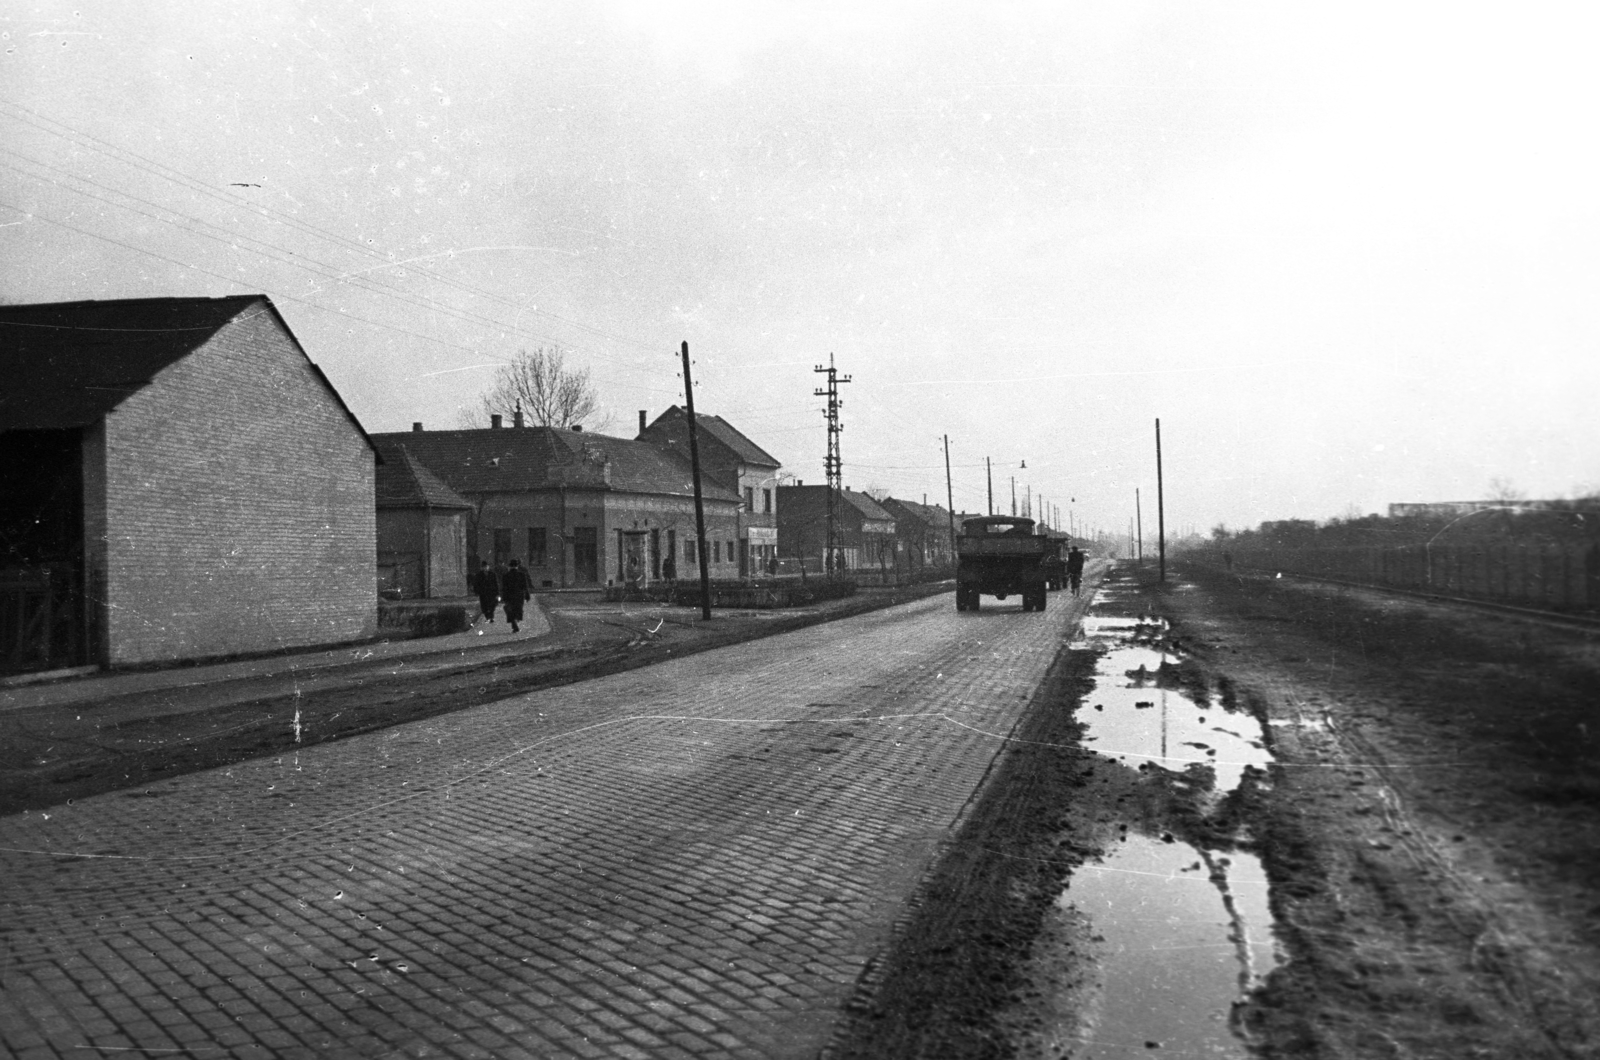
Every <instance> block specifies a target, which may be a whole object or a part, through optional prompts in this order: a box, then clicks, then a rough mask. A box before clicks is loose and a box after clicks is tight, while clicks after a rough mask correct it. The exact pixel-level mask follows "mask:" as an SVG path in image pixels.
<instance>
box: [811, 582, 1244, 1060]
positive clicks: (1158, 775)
mask: <svg viewBox="0 0 1600 1060" xmlns="http://www.w3.org/2000/svg"><path fill="white" fill-rule="evenodd" d="M1096 590H1097V591H1096V597H1095V605H1094V608H1093V611H1092V612H1091V615H1090V617H1088V618H1086V619H1085V620H1084V623H1083V629H1082V631H1080V632H1079V633H1078V634H1077V635H1076V636H1074V638H1073V639H1072V640H1071V641H1070V642H1069V643H1065V644H1063V645H1061V649H1060V651H1059V653H1058V655H1057V657H1056V659H1055V661H1054V664H1053V666H1052V668H1051V670H1050V672H1049V674H1048V676H1047V678H1046V680H1045V682H1044V683H1043V685H1042V686H1041V688H1040V689H1039V691H1038V693H1037V695H1036V698H1035V703H1034V709H1032V710H1030V711H1029V713H1028V714H1027V715H1026V716H1025V717H1024V719H1023V720H1022V721H1021V722H1020V723H1019V725H1018V727H1017V729H1016V730H1015V731H1014V732H1012V733H1011V734H1010V736H1009V739H1008V742H1007V746H1006V749H1005V752H1004V753H1003V754H1002V755H1000V756H999V757H998V759H997V761H996V764H995V767H994V771H993V773H992V774H991V776H990V778H989V780H988V782H987V783H986V784H985V785H984V787H983V789H982V794H981V795H980V796H979V797H978V800H977V802H976V803H975V805H974V806H973V807H972V809H971V810H970V812H969V813H968V815H967V817H966V820H965V821H964V822H963V824H962V826H961V827H960V828H959V830H958V832H957V834H956V835H955V836H954V837H953V838H952V840H951V841H950V842H949V843H948V844H947V845H946V847H945V848H944V849H943V850H942V851H941V852H940V857H939V859H938V860H937V862H936V865H935V868H934V869H933V871H932V872H931V873H930V875H929V877H928V878H927V879H926V880H925V881H924V882H923V884H922V885H921V887H920V888H919V890H918V893H917V895H916V897H915V898H914V900H913V901H912V903H911V904H910V907H909V908H908V910H907V913H906V916H905V918H904V919H903V921H902V922H901V923H899V924H897V925H896V926H895V929H894V933H893V937H892V941H891V943H890V944H889V946H888V947H886V950H885V952H884V954H883V955H882V956H881V957H880V958H879V959H878V960H876V961H875V962H874V963H873V964H872V965H870V966H869V967H868V969H867V971H866V973H865V974H864V975H863V977H862V979H861V981H860V982H859V983H858V986H857V991H856V995H855V997H854V998H853V1000H852V1002H851V1004H850V1006H849V1008H848V1010H847V1013H846V1017H845V1019H844V1020H843V1022H842V1024H841V1027H840V1029H839V1032H838V1035H837V1038H836V1040H835V1041H834V1043H833V1044H832V1045H831V1046H830V1048H829V1050H828V1051H827V1052H826V1053H825V1056H827V1057H829V1058H841V1060H842V1058H860V1060H866V1058H869V1057H870V1058H894V1057H923V1056H940V1057H953V1058H990V1057H1012V1056H1030V1057H1033V1056H1037V1057H1063V1056H1084V1057H1088V1056H1096V1057H1098V1056H1122V1055H1128V1051H1129V1050H1131V1051H1132V1052H1133V1053H1144V1052H1145V1051H1146V1050H1147V1049H1148V1050H1155V1049H1164V1050H1167V1051H1168V1052H1167V1054H1166V1055H1184V1056H1187V1055H1206V1056H1230V1055H1238V1056H1242V1055H1243V1053H1242V1049H1243V1046H1242V1044H1241V1043H1240V1040H1239V1038H1238V1037H1237V1036H1236V1034H1235V1033H1234V1030H1233V1027H1232V1022H1231V1020H1232V1005H1233V1002H1234V1001H1236V1000H1237V999H1238V998H1239V996H1240V992H1241V990H1242V989H1244V988H1246V987H1247V986H1249V985H1252V984H1253V982H1254V978H1253V976H1254V974H1255V973H1253V972H1252V970H1251V969H1252V966H1253V964H1254V965H1255V966H1256V967H1257V968H1259V970H1261V971H1264V968H1263V967H1261V966H1260V964H1259V962H1254V961H1253V959H1252V958H1251V957H1250V956H1249V954H1250V953H1251V952H1252V951H1253V950H1259V949H1260V948H1261V947H1265V948H1266V950H1267V951H1268V952H1270V950H1271V942H1270V938H1269V936H1268V935H1267V932H1266V927H1265V924H1264V923H1258V924H1257V925H1256V926H1255V928H1254V929H1253V930H1254V931H1255V932H1256V934H1255V935H1254V936H1252V929H1251V928H1250V927H1249V926H1248V925H1246V924H1245V923H1244V922H1243V920H1242V914H1238V913H1230V911H1229V906H1228V901H1229V896H1230V894H1231V893H1232V892H1234V891H1237V890H1238V889H1239V888H1240V886H1241V885H1242V884H1241V882H1240V880H1239V877H1240V875H1241V870H1242V869H1243V867H1244V862H1245V861H1247V860H1250V859H1249V855H1248V853H1247V852H1246V851H1245V850H1244V847H1245V846H1246V845H1248V843H1249V837H1248V834H1247V832H1246V830H1245V829H1244V827H1243V825H1244V822H1245V821H1246V820H1248V819H1249V818H1250V817H1251V816H1252V815H1253V814H1254V812H1255V806H1256V803H1257V801H1258V800H1259V798H1260V796H1261V792H1262V788H1263V785H1264V782H1265V779H1266V773H1265V772H1264V770H1262V769H1260V768H1258V767H1256V766H1253V765H1251V764H1250V762H1249V761H1247V760H1246V759H1248V758H1251V757H1264V752H1262V754H1261V755H1257V754H1256V752H1258V751H1260V747H1259V744H1260V740H1259V732H1257V733H1256V734H1255V736H1256V737H1257V739H1256V741H1255V745H1252V744H1251V742H1250V738H1251V735H1252V734H1250V733H1248V732H1245V731H1244V730H1245V729H1246V728H1247V726H1246V725H1245V724H1244V723H1243V722H1244V721H1245V717H1244V714H1243V708H1242V706H1241V705H1240V704H1237V703H1233V702H1231V701H1230V702H1228V703H1226V704H1224V703H1223V702H1221V700H1220V699H1219V689H1218V688H1217V687H1216V686H1215V685H1214V684H1213V683H1211V682H1210V680H1209V678H1208V675H1207V674H1206V673H1204V672H1203V671H1202V670H1201V669H1200V668H1198V667H1197V666H1195V665H1194V664H1193V663H1192V662H1191V661H1189V660H1188V659H1186V658H1185V657H1184V656H1183V655H1182V653H1180V652H1179V651H1177V650H1175V649H1174V648H1173V647H1172V645H1171V644H1170V631H1169V630H1168V629H1167V627H1166V624H1165V623H1164V622H1163V621H1161V620H1160V618H1159V616H1156V615H1154V614H1152V613H1151V612H1150V609H1149V607H1148V601H1147V600H1145V599H1143V598H1142V595H1141V594H1140V593H1139V592H1138V591H1137V587H1136V586H1134V585H1133V584H1132V583H1131V582H1130V581H1129V579H1128V578H1127V575H1126V574H1125V573H1124V572H1117V571H1112V572H1111V573H1110V574H1108V575H1107V576H1106V578H1105V580H1104V581H1103V582H1102V583H1101V584H1100V585H1099V586H1097V587H1096ZM1185 726H1188V727H1187V728H1185ZM1197 726H1198V728H1197ZM1214 728H1222V729H1227V730H1230V731H1233V732H1235V733H1238V734H1239V735H1237V736H1235V737H1227V736H1224V735H1210V733H1211V730H1212V729H1214ZM1201 730H1204V733H1206V734H1207V735H1205V737H1204V739H1201V738H1199V737H1200V736H1201ZM1230 740H1232V741H1233V742H1232V743H1229V741H1230ZM1236 745H1237V746H1236ZM1239 747H1243V748H1245V749H1246V753H1243V754H1241V753H1239V752H1238V748H1239ZM1219 752H1221V753H1220V754H1219ZM1130 859H1132V860H1131V861H1130ZM1242 874H1243V875H1244V876H1245V877H1254V881H1250V880H1246V881H1244V883H1245V884H1247V883H1249V882H1259V880H1260V868H1259V866H1254V867H1253V869H1250V870H1244V871H1243V873H1242ZM1141 882H1154V883H1156V884H1158V885H1161V886H1163V887H1168V888H1170V889H1171V890H1173V891H1176V892H1179V897H1178V898H1177V899H1176V900H1175V901H1172V902H1169V901H1168V897H1169V896H1168V895H1167V894H1165V893H1159V894H1156V895H1154V896H1153V898H1152V899H1151V901H1153V902H1154V903H1155V904H1156V905H1157V906H1158V908H1156V909H1155V910H1154V911H1153V912H1152V911H1151V910H1150V909H1148V908H1137V909H1136V917H1135V919H1136V920H1138V921H1139V922H1140V923H1141V924H1146V925H1148V924H1155V925H1157V929H1158V932H1159V933H1161V936H1160V941H1161V942H1162V943H1163V944H1164V945H1163V946H1162V947H1161V949H1162V951H1163V952H1161V953H1159V954H1158V955H1157V958H1156V960H1157V961H1158V962H1159V964H1160V965H1161V966H1162V969H1163V970H1164V971H1166V972H1171V971H1173V970H1174V969H1177V970H1178V971H1179V972H1180V973H1181V975H1183V976H1187V975H1188V974H1190V973H1191V972H1194V973H1195V974H1199V975H1202V976H1206V977H1209V978H1210V979H1212V980H1213V983H1212V985H1213V986H1215V989H1209V990H1205V991H1192V990H1180V991H1178V993H1177V994H1171V992H1169V994H1168V995H1161V994H1153V993H1150V992H1148V991H1145V990H1144V989H1143V988H1142V987H1131V986H1130V985H1129V984H1130V983H1136V982H1137V981H1138V979H1139V977H1140V976H1142V975H1147V974H1148V973H1149V972H1150V969H1149V968H1148V967H1128V966H1127V964H1126V962H1124V961H1121V960H1120V959H1119V958H1120V955H1122V954H1126V953H1130V952H1137V951H1139V950H1140V945H1141V942H1142V941H1143V940H1138V939H1136V940H1131V941H1130V940H1129V939H1126V938H1122V937H1119V936H1118V935H1117V933H1116V931H1114V930H1112V929H1111V927H1110V925H1108V924H1107V922H1106V918H1104V917H1102V916H1100V915H1099V907H1100V906H1103V905H1104V904H1105V901H1106V895H1107V894H1108V893H1109V894H1111V895H1113V896H1114V898H1113V900H1114V901H1120V900H1122V899H1123V898H1124V897H1125V896H1127V895H1129V894H1132V893H1133V890H1134V887H1135V886H1136V885H1137V884H1139V883H1141ZM1258 897H1259V898H1260V899H1261V901H1260V903H1259V905H1260V915H1259V919H1260V920H1261V921H1265V919H1266V913H1265V888H1264V887H1261V888H1259V890H1258ZM1196 901H1198V903H1199V904H1198V905H1196V904H1195V902H1196ZM1195 919H1197V920H1201V921H1206V923H1204V924H1203V925H1202V937H1198V938H1185V939H1183V940H1179V941H1180V942H1181V943H1182V945H1179V946H1174V945H1170V943H1172V942H1173V941H1174V939H1173V938H1171V937H1170V936H1169V935H1166V934H1165V932H1166V930H1167V928H1166V927H1165V924H1166V921H1167V920H1178V921H1184V920H1195ZM1190 928H1191V925H1188V924H1178V925H1177V926H1176V928H1175V930H1177V931H1179V932H1186V931H1189V930H1190ZM1181 949H1189V950H1191V951H1192V952H1193V953H1194V954H1197V955H1198V956H1199V957H1200V958H1201V963H1200V964H1198V965H1194V964H1188V965H1182V966H1181V967H1180V964H1181V962H1176V961H1174V960H1173V959H1172V953H1173V952H1174V951H1176V950H1181ZM1180 995H1181V996H1180ZM1197 1005H1198V1006H1199V1007H1198V1008H1197V1007H1196V1006H1197ZM1129 1010H1144V1011H1146V1012H1148V1011H1154V1010H1160V1011H1159V1014H1160V1017H1161V1018H1160V1019H1158V1020H1155V1021H1149V1020H1140V1019H1135V1018H1131V1017H1130V1014H1129ZM1218 1050H1222V1051H1220V1052H1219V1051H1218ZM1230 1050H1231V1051H1230Z"/></svg>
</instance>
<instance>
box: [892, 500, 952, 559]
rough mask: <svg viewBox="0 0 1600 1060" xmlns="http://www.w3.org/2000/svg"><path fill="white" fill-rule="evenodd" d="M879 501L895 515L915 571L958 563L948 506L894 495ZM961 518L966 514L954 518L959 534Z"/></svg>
mask: <svg viewBox="0 0 1600 1060" xmlns="http://www.w3.org/2000/svg"><path fill="white" fill-rule="evenodd" d="M879 505H880V506H881V507H882V508H883V510H884V511H886V512H888V513H889V514H890V515H892V516H894V528H895V536H896V537H897V538H899V540H900V552H901V555H902V556H903V557H904V558H905V561H906V564H907V566H908V567H909V568H910V570H911V571H912V572H916V571H918V570H921V569H924V568H928V567H949V566H951V565H952V564H953V563H954V558H953V556H952V554H951V551H950V533H951V525H952V520H951V517H950V510H949V509H948V508H946V507H944V506H943V505H939V504H918V503H917V502H915V501H902V500H899V499H897V498H894V497H885V498H884V499H883V500H882V501H880V502H879ZM960 518H963V517H958V518H957V519H956V520H954V527H955V532H956V533H958V534H959V533H960V532H961V522H960Z"/></svg>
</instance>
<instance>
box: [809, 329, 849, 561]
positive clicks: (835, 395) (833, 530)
mask: <svg viewBox="0 0 1600 1060" xmlns="http://www.w3.org/2000/svg"><path fill="white" fill-rule="evenodd" d="M813 371H817V372H826V373H827V375H828V385H827V387H826V388H824V387H818V388H817V389H816V390H815V391H814V393H815V394H816V395H817V396H818V397H825V398H827V399H828V407H827V408H826V409H823V410H822V414H823V415H824V416H826V417H827V418H828V455H827V457H826V458H824V459H823V462H822V468H823V470H824V471H825V472H826V473H827V477H828V552H827V558H826V560H825V566H826V569H827V573H829V574H832V573H833V572H834V569H835V568H836V567H837V565H838V559H837V557H838V554H839V502H840V500H841V498H840V496H839V494H840V493H841V491H843V489H844V463H843V461H842V460H840V458H839V432H840V431H842V430H844V424H842V423H840V422H839V410H840V409H841V408H843V407H844V402H842V401H840V400H839V384H841V383H848V382H850V377H849V376H847V375H844V376H842V375H840V374H839V373H838V370H837V369H835V368H834V366H833V354H831V353H830V354H828V366H827V367H826V368H824V367H823V366H822V365H820V364H819V365H817V366H816V368H815V369H813Z"/></svg>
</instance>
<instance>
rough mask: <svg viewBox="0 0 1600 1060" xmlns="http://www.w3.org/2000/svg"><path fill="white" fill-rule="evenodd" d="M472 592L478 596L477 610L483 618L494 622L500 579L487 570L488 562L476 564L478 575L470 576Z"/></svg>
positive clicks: (498, 600) (498, 599)
mask: <svg viewBox="0 0 1600 1060" xmlns="http://www.w3.org/2000/svg"><path fill="white" fill-rule="evenodd" d="M472 591H473V592H475V593H477V594H478V609H479V610H480V611H482V612H483V617H484V618H487V619H488V620H489V621H490V622H493V621H494V608H495V605H496V604H498V603H499V602H500V578H499V577H498V576H497V575H496V574H495V572H494V571H493V570H491V569H490V568H489V561H488V560H483V561H482V562H481V563H479V564H478V573H476V574H474V575H473V576H472Z"/></svg>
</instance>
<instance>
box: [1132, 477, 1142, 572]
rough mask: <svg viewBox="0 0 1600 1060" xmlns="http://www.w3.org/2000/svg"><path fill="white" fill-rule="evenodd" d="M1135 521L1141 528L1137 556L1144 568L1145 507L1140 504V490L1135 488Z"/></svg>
mask: <svg viewBox="0 0 1600 1060" xmlns="http://www.w3.org/2000/svg"><path fill="white" fill-rule="evenodd" d="M1133 519H1134V522H1135V523H1136V524H1138V527H1139V538H1138V541H1139V550H1138V553H1137V556H1138V560H1139V566H1141V567H1142V566H1144V506H1143V505H1142V504H1141V503H1140V500H1139V490H1138V488H1137V487H1135V489H1134V491H1133Z"/></svg>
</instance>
